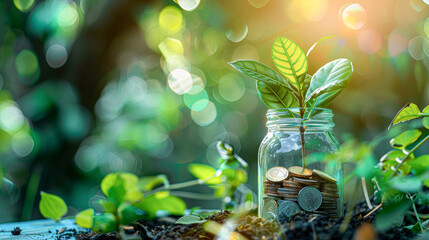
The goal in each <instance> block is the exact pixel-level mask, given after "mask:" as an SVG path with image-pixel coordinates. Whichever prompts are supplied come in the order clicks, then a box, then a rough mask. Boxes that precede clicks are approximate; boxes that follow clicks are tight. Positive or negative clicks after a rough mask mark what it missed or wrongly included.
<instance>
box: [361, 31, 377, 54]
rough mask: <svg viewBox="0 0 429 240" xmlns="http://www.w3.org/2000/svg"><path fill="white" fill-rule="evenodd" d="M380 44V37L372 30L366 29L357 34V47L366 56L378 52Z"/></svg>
mask: <svg viewBox="0 0 429 240" xmlns="http://www.w3.org/2000/svg"><path fill="white" fill-rule="evenodd" d="M381 44H382V40H381V35H380V34H379V33H378V32H376V31H374V30H372V29H366V30H364V31H362V32H361V33H360V34H359V37H358V46H359V48H360V49H361V50H362V51H363V52H364V53H366V54H374V53H376V52H377V51H378V50H380V48H381Z"/></svg>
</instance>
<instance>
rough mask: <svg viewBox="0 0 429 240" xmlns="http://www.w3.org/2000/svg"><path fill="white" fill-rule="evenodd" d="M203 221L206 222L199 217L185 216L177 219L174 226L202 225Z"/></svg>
mask: <svg viewBox="0 0 429 240" xmlns="http://www.w3.org/2000/svg"><path fill="white" fill-rule="evenodd" d="M205 221H207V220H204V219H202V218H201V217H199V216H195V215H186V216H183V217H181V218H179V219H177V221H176V224H194V223H203V222H205Z"/></svg>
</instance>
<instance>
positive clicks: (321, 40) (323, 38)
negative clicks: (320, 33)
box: [307, 35, 336, 57]
mask: <svg viewBox="0 0 429 240" xmlns="http://www.w3.org/2000/svg"><path fill="white" fill-rule="evenodd" d="M331 37H336V35H331V36H325V37H322V38H321V39H319V40H318V41H317V42H315V43H314V44H313V46H311V47H310V49H308V51H307V57H308V55H310V53H311V51H313V49H314V48H315V47H316V46H317V45H318V44H320V43H321V42H323V41H325V40H326V39H328V38H331Z"/></svg>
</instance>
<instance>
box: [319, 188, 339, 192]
mask: <svg viewBox="0 0 429 240" xmlns="http://www.w3.org/2000/svg"><path fill="white" fill-rule="evenodd" d="M320 191H326V192H338V188H332V187H320Z"/></svg>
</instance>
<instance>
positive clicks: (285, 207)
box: [277, 200, 301, 217]
mask: <svg viewBox="0 0 429 240" xmlns="http://www.w3.org/2000/svg"><path fill="white" fill-rule="evenodd" d="M279 204H280V205H279V207H278V209H277V215H279V216H286V217H291V216H292V215H294V214H295V213H297V212H299V211H301V208H299V206H298V204H296V203H295V202H292V201H287V200H286V201H281V202H280V203H279Z"/></svg>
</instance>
